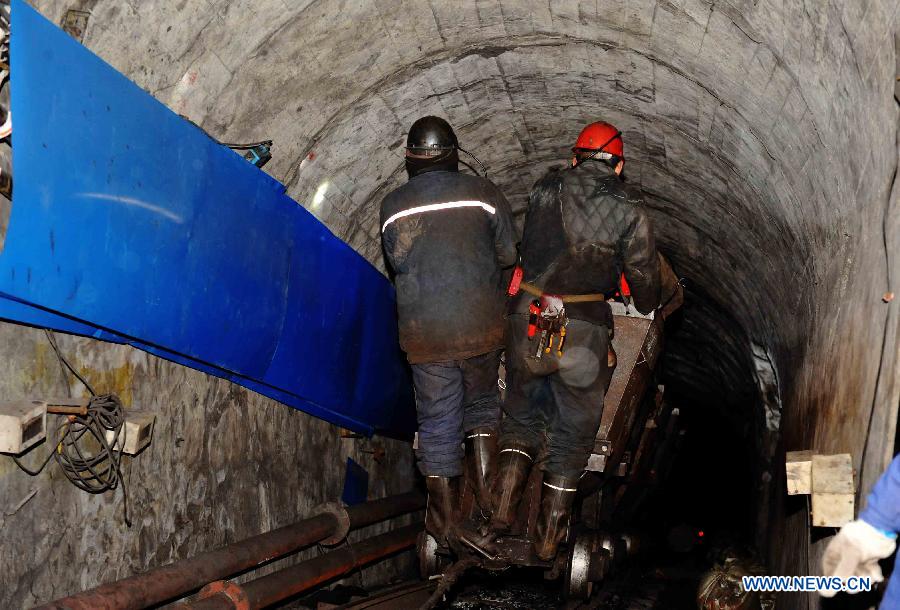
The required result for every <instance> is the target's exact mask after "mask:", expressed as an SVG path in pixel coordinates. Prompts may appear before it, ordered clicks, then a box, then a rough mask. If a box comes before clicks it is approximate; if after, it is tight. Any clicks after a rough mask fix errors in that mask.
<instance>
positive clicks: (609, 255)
mask: <svg viewBox="0 0 900 610" xmlns="http://www.w3.org/2000/svg"><path fill="white" fill-rule="evenodd" d="M624 164H625V154H624V151H623V146H622V133H621V132H620V131H619V130H617V129H616V128H615V127H613V126H612V125H610V124H609V123H604V122H597V123H592V124H590V125H588V126H587V127H585V128H584V130H582V132H581V135H579V136H578V140H577V142H576V143H575V147H574V148H573V158H572V162H571V167H569V168H566V169H564V170H561V171H559V170H557V171H551V172H550V173H548V174H547V175H545V176H544V177H543V178H541V179H540V180H539V181H538V182H537V183H536V184H535V185H534V188H533V189H532V191H531V196H530V198H529V203H528V209H527V213H526V217H525V228H524V233H523V236H522V243H521V246H520V254H521V256H522V265H523V267H524V281H523V282H522V284H521V287H522V288H523V290H520V292H519V293H518V294H517V295H516V296H515V297H514V298H513V300H512V301H511V303H510V315H509V317H508V321H507V339H506V354H507V355H506V371H507V394H506V401H505V404H504V407H503V409H504V412H505V418H504V420H503V422H502V426H501V438H500V458H499V460H500V465H499V472H498V476H497V478H496V479H495V484H494V487H493V493H494V505H495V510H494V514H493V520H492V526H493V531H495V532H503V531H505V530H507V529H508V528H509V526H510V525H511V524H512V522H513V520H514V518H515V514H516V505H517V503H518V500H519V498H520V497H521V496H522V495H523V493H522V492H523V490H524V487H525V484H526V482H527V480H528V477H529V471H530V470H531V466H532V464H533V463H534V461H535V459H536V458H537V457H538V454H539V453H540V452H542V450H543V451H544V452H545V453H544V459H543V462H542V464H543V470H544V479H543V486H542V499H541V509H540V516H539V518H538V522H537V527H536V533H537V536H536V540H535V552H536V554H537V556H538V557H539V558H541V559H542V560H550V559H552V558H553V557H554V556H555V555H556V551H557V548H558V545H559V543H560V542H561V540H562V537H563V536H564V534H565V528H566V524H567V521H568V517H569V513H570V511H571V507H572V502H573V500H574V497H575V490H576V488H577V486H578V481H579V479H580V477H581V475H582V474H583V472H584V468H585V466H586V465H587V460H588V458H589V457H590V453H591V450H592V448H593V444H594V439H595V437H596V435H597V431H598V428H599V426H600V415H601V412H602V410H603V398H604V395H605V393H606V390H607V387H608V386H609V381H610V378H611V376H612V371H613V368H614V366H615V363H614V360H613V359H612V358H608V350H609V344H610V337H611V335H612V312H611V311H610V308H609V304H608V303H607V302H606V297H607V296H608V295H612V294H613V293H614V292H615V291H616V288H617V282H618V280H619V277H620V275H621V274H623V273H624V276H625V278H627V281H628V285H629V286H630V289H631V296H632V299H633V302H634V305H635V307H636V308H637V309H638V310H639V311H641V312H642V313H649V312H651V311H653V310H654V309H655V308H657V307H658V306H659V302H660V269H659V259H658V256H657V251H656V244H655V241H654V238H653V230H652V228H651V226H650V220H649V218H648V217H647V215H646V214H645V212H644V210H643V208H642V202H641V200H640V196H639V195H638V194H636V193H635V192H633V191H632V190H631V189H630V188H629V187H627V186H626V185H625V184H624V183H623V181H622V179H621V178H620V175H621V173H622V168H623V166H624ZM529 309H530V310H531V315H530V316H529ZM537 309H540V314H539V315H536V314H535V311H536V310H537ZM529 319H531V325H529ZM554 340H555V343H554Z"/></svg>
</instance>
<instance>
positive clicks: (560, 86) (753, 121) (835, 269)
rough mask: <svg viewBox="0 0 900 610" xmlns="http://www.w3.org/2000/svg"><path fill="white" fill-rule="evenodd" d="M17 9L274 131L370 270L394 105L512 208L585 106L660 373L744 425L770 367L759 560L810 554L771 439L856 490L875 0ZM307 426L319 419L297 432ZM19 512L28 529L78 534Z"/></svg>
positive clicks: (878, 57)
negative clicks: (657, 263) (669, 320)
mask: <svg viewBox="0 0 900 610" xmlns="http://www.w3.org/2000/svg"><path fill="white" fill-rule="evenodd" d="M34 4H35V5H36V6H37V7H38V8H39V9H40V10H41V11H42V12H44V14H45V15H47V16H48V17H49V18H51V19H52V20H54V21H55V22H57V23H60V22H61V21H62V19H63V16H64V15H65V13H66V11H67V10H69V9H76V10H82V11H87V12H89V13H90V16H89V19H88V26H87V28H86V33H85V36H84V43H85V44H86V45H87V46H88V47H89V48H91V49H92V50H94V51H95V52H96V53H98V54H99V55H100V56H101V57H103V58H104V59H106V60H107V61H109V62H110V63H111V64H112V65H113V66H115V67H116V68H118V69H119V70H121V71H122V72H124V73H125V74H126V75H128V76H129V77H131V78H132V79H134V80H135V81H136V82H137V83H138V84H139V85H140V86H142V87H144V88H145V89H146V90H148V91H149V92H151V93H152V94H153V95H155V96H156V97H157V98H159V99H160V100H162V101H163V102H164V103H166V104H168V105H169V106H170V107H171V108H172V109H173V110H175V111H176V112H179V113H181V114H184V115H186V116H188V117H190V118H191V119H192V120H194V121H196V122H197V123H199V124H200V125H201V126H203V128H204V129H206V130H207V131H209V132H210V133H211V134H212V135H214V136H216V137H219V138H223V139H227V140H229V141H241V140H247V141H251V140H258V139H262V138H266V137H270V138H272V139H274V141H275V146H274V148H273V153H274V155H275V158H274V159H273V161H271V162H270V163H269V165H267V166H266V171H268V172H270V173H271V174H272V175H273V176H275V177H276V178H278V179H279V180H282V181H283V182H284V183H285V184H286V185H287V187H288V192H289V194H290V195H291V196H293V197H294V198H295V199H296V200H297V201H298V202H300V203H301V204H302V205H305V206H306V207H308V208H309V209H310V210H311V211H312V212H314V213H315V214H316V215H317V216H318V217H319V218H320V219H322V221H323V222H325V223H326V224H327V225H328V226H329V227H330V228H331V229H332V230H333V231H334V232H335V233H336V234H337V235H339V236H341V237H343V238H344V239H346V240H347V241H348V242H349V243H350V244H351V245H352V246H353V247H355V248H356V249H357V250H358V251H359V252H361V253H362V254H363V255H364V256H366V257H367V258H369V260H371V261H372V262H373V263H374V264H376V266H379V267H380V268H383V263H382V261H381V252H380V243H379V236H378V226H377V220H376V219H377V207H378V204H379V201H380V199H381V197H382V196H383V195H384V194H385V193H387V192H388V191H389V190H390V189H391V188H393V187H394V186H396V185H397V184H400V183H402V181H403V180H404V179H405V174H404V170H403V159H402V145H403V141H404V140H403V138H404V136H405V133H406V130H407V128H408V126H409V124H410V123H411V122H412V121H413V120H414V119H415V118H417V117H419V116H421V115H424V114H429V113H433V114H438V115H441V116H444V117H446V118H448V119H449V120H450V122H451V123H452V124H453V125H454V126H455V127H456V128H457V131H458V134H459V136H460V139H461V141H462V143H463V145H464V146H466V147H467V148H468V149H470V150H472V151H474V152H475V153H476V155H478V156H479V158H480V159H481V160H482V161H483V162H484V163H485V164H486V165H487V167H488V169H489V171H490V175H491V177H492V178H493V179H494V180H495V181H496V182H497V183H498V184H499V185H500V186H502V187H503V188H504V189H505V190H506V192H507V195H508V198H509V200H510V202H511V203H512V205H513V207H514V209H515V210H516V211H517V212H519V213H521V211H522V210H523V208H524V205H525V202H526V196H527V192H528V190H529V188H530V186H531V184H532V183H533V182H534V180H535V179H536V178H537V177H538V176H539V175H541V173H543V172H544V171H545V170H546V169H547V168H548V167H549V166H551V165H554V164H559V163H560V162H562V161H564V160H565V158H566V157H567V153H568V148H569V147H570V146H571V144H572V142H573V141H574V138H575V136H576V135H577V133H578V130H579V129H580V128H581V126H582V125H583V124H584V123H586V122H588V121H591V120H595V119H599V118H603V119H606V120H610V121H611V122H613V123H614V124H616V125H617V126H618V127H619V128H620V129H622V131H623V132H624V135H625V146H626V155H627V157H628V160H629V161H628V166H627V168H626V174H627V176H628V179H629V181H631V182H632V183H634V184H635V185H637V186H639V187H640V188H641V189H642V190H643V192H644V194H645V197H646V200H647V205H648V208H649V210H650V213H651V214H652V216H653V219H654V222H655V225H656V229H657V233H658V235H659V242H660V246H661V248H662V250H663V251H664V252H665V253H666V254H667V255H668V256H669V257H670V258H671V259H672V262H673V265H674V267H675V269H676V270H677V272H678V273H679V275H681V276H683V277H685V278H687V280H686V283H687V284H688V287H689V302H688V307H687V308H686V311H685V320H684V323H683V325H682V329H681V331H680V332H679V336H677V337H675V338H674V340H673V341H672V342H671V344H670V347H671V350H670V356H669V363H670V367H669V368H670V373H671V374H670V376H671V378H673V379H680V380H682V383H683V384H684V386H685V389H686V390H687V391H689V392H692V393H694V394H695V395H696V396H697V397H698V400H699V399H701V398H702V399H703V400H707V401H714V402H718V403H719V404H721V406H722V408H723V410H725V411H728V412H729V413H730V416H731V417H733V418H735V419H738V420H740V419H744V420H747V421H757V422H760V421H762V418H763V416H762V415H761V413H760V412H758V410H756V411H754V412H748V411H753V410H752V409H747V405H748V404H760V401H756V402H755V403H754V402H750V403H748V401H747V400H746V396H747V395H749V394H752V393H753V392H755V391H756V387H757V385H758V384H759V383H760V379H761V376H762V377H765V374H763V373H765V371H763V372H762V373H761V372H760V371H759V370H758V369H757V370H754V362H757V363H759V362H770V363H771V367H770V370H769V371H768V376H769V377H770V378H772V379H776V380H777V392H776V393H775V395H774V396H770V397H769V400H768V401H767V402H766V404H767V405H768V408H769V417H768V421H769V423H770V427H772V428H775V427H777V426H778V425H779V423H780V435H779V434H778V432H777V431H774V430H773V431H770V432H766V433H764V434H763V433H761V434H763V435H768V436H769V437H770V438H768V440H765V441H764V440H760V439H757V440H756V444H757V445H758V447H757V449H758V450H760V451H762V454H761V456H760V457H761V460H762V462H763V463H764V465H765V467H764V468H762V469H761V473H760V476H761V480H760V484H761V486H762V487H765V481H769V480H771V481H772V484H771V490H770V493H771V495H772V497H773V498H774V502H773V507H774V510H773V511H772V512H771V514H770V513H769V511H768V506H762V507H760V513H761V515H762V517H761V519H760V521H761V523H765V524H767V525H768V531H767V532H766V536H765V537H766V538H768V539H771V540H778V541H783V542H781V543H779V544H777V545H776V547H777V548H774V549H770V551H771V558H772V559H773V562H772V566H771V567H772V570H773V572H774V573H807V572H809V571H813V572H814V571H815V570H816V569H817V567H816V564H817V557H818V555H819V553H820V552H821V546H822V545H821V543H818V544H817V545H813V546H812V547H811V548H810V546H809V545H808V544H807V541H808V538H809V536H808V532H807V519H806V515H805V511H792V512H789V513H788V512H786V511H785V509H784V503H783V502H782V495H783V491H782V490H783V484H781V483H780V472H781V470H780V468H781V466H780V462H779V452H780V451H783V450H785V449H786V450H794V449H816V450H819V451H823V452H844V451H846V452H850V453H852V454H853V457H854V466H855V467H856V469H857V473H858V479H859V486H860V488H861V489H867V488H868V487H869V486H871V484H872V482H874V480H875V478H876V477H877V476H878V474H879V473H880V472H881V470H882V469H883V467H884V466H885V465H886V464H887V462H888V460H889V457H890V456H891V454H892V452H893V448H894V440H893V439H894V427H895V425H896V416H897V407H898V394H900V384H898V383H897V382H898V345H900V342H898V325H897V307H898V303H897V302H896V301H895V302H893V303H889V304H886V303H884V302H883V301H882V296H883V295H884V293H885V292H887V291H889V290H896V289H897V286H898V281H897V280H898V273H900V270H898V263H897V261H896V256H895V255H894V254H893V253H894V252H896V251H897V246H898V237H900V217H898V214H897V205H896V204H897V188H896V185H895V175H896V169H897V157H898V155H897V151H898V147H897V125H898V110H897V102H896V101H895V99H894V90H895V72H896V66H897V51H896V48H897V44H896V36H897V16H898V5H897V3H895V2H891V1H890V0H871V1H869V2H861V1H853V2H835V1H830V2H801V1H793V2H780V1H778V2H775V1H773V0H759V1H756V2H751V1H749V0H733V1H730V2H722V1H720V2H704V1H703V0H673V1H666V0H637V1H633V2H607V1H595V2H591V1H580V2H559V3H555V2H550V3H547V2H532V1H528V0H505V1H500V0H479V1H476V2H433V1H432V2H426V1H420V0H415V1H413V0H409V1H377V0H376V1H365V2H363V1H360V2H327V1H305V2H287V3H285V2H276V1H271V0H256V1H255V2H252V3H250V2H241V1H236V0H235V1H229V0H220V1H218V2H210V1H208V0H181V1H180V2H178V3H173V2H163V1H160V0H148V1H145V2H140V3H128V2H121V1H117V0H76V1H73V2H68V3H60V2H54V1H50V0H38V1H36V2H35V3H34ZM5 332H10V333H14V334H17V333H23V332H26V331H20V330H14V331H12V330H5ZM25 340H26V341H28V342H31V341H37V340H39V337H38V338H33V337H32V338H31V339H25ZM29 345H30V343H29ZM90 349H94V350H97V352H98V353H103V352H105V351H106V350H119V349H123V348H112V347H107V346H102V345H97V346H92V347H91V348H90ZM754 350H755V353H756V355H757V358H756V359H755V360H754V358H753V353H754ZM26 353H27V350H26ZM22 357H23V356H18V355H16V356H13V359H15V358H22ZM26 357H27V356H26ZM141 357H143V356H141ZM159 366H162V367H164V368H167V367H169V366H170V365H159ZM764 368H765V367H764ZM173 374H174V370H173ZM178 374H185V373H178ZM161 383H164V379H160V380H156V379H150V378H148V379H147V384H148V386H149V387H151V388H155V387H157V384H161ZM198 383H199V384H200V385H201V386H202V387H208V386H209V385H213V386H215V385H216V384H222V383H223V382H219V381H214V380H199V379H198ZM13 387H14V389H16V390H18V389H19V387H20V386H18V385H14V386H13ZM25 387H26V389H27V386H25ZM253 400H255V401H257V402H260V401H259V400H258V399H256V398H255V397H254V398H253ZM763 402H765V401H763ZM205 408H207V409H208V408H210V407H208V406H207V407H205ZM737 409H744V411H736V410H737ZM250 411H252V410H248V411H247V412H246V413H247V414H245V415H243V416H242V417H256V416H255V415H249V413H250ZM276 411H277V409H276ZM240 412H241V413H244V412H243V411H240ZM290 416H291V417H295V418H303V417H304V416H302V415H297V414H291V415H290ZM279 417H282V416H281V415H279ZM284 417H286V416H284ZM307 419H308V418H307ZM260 422H261V425H264V424H262V418H260ZM304 422H306V420H305V419H304ZM307 425H308V426H311V427H313V428H315V427H317V426H318V427H321V425H320V424H319V423H318V422H312V421H311V420H310V421H308V422H306V423H304V424H303V425H301V426H300V428H299V429H298V433H300V432H301V431H302V430H305V427H304V426H307ZM756 429H758V430H763V429H765V426H764V425H763V424H760V425H757V426H756ZM278 434H281V432H279V433H278ZM766 446H769V447H775V449H776V451H775V453H774V454H771V455H770V454H769V450H768V449H765V447H766ZM398 451H402V450H400V449H398ZM270 457H271V456H269V455H268V454H267V453H266V452H263V453H262V454H261V455H260V459H261V463H262V461H265V460H267V459H269V458H270ZM770 458H771V459H772V460H773V461H772V462H771V464H769V463H768V462H767V460H768V459H770ZM301 459H308V458H307V457H303V458H301ZM398 459H399V458H398ZM139 462H140V459H139V460H138V461H137V462H136V463H139ZM197 476H199V475H197ZM13 478H15V482H14V483H7V484H8V485H9V484H14V485H19V486H21V485H22V481H21V475H14V477H13ZM4 479H5V481H7V482H8V481H10V480H11V476H10V474H9V473H6V474H5V476H4ZM247 494H248V497H249V496H253V497H254V498H255V495H256V492H255V490H252V489H251V490H250V491H248V492H247ZM248 501H250V500H249V499H248ZM79 502H84V500H79ZM201 504H203V503H202V502H201ZM203 505H204V506H206V505H205V504H203ZM34 508H35V505H32V510H33V509H34ZM286 510H288V512H290V510H289V509H286ZM20 512H21V511H20ZM301 512H302V511H301ZM7 527H9V526H7ZM34 527H35V528H36V529H35V533H34V534H33V537H34V543H38V542H40V543H42V544H47V541H48V540H51V539H54V535H55V536H60V535H62V536H63V539H64V540H68V539H70V538H72V537H74V536H78V535H79V534H78V533H77V530H71V533H69V534H60V533H59V532H53V533H51V532H44V531H41V530H40V528H41V527H43V526H41V525H40V524H39V523H38V522H37V521H36V520H35V521H34ZM94 527H95V526H94V525H93V524H91V525H90V526H89V528H88V530H87V531H92V530H93V528H94ZM260 529H264V528H260ZM113 533H114V532H112V531H110V532H109V533H108V534H107V535H110V536H111V537H114V536H112V534H113ZM153 535H156V532H151V533H150V536H149V537H150V538H151V539H152V538H153ZM216 535H220V533H216V532H213V531H210V532H208V533H207V534H206V536H208V537H209V538H208V539H209V540H212V539H213V538H214V537H215V536H216ZM113 544H116V543H113ZM149 544H150V545H151V546H153V545H158V544H159V541H158V540H152V541H151V542H150V543H149ZM200 546H203V545H200ZM73 557H77V555H73ZM144 557H145V559H146V555H145V556H144ZM82 573H83V575H82V576H81V577H80V581H79V580H78V579H74V580H73V576H72V575H71V574H69V573H68V572H67V571H66V570H64V569H61V570H59V571H57V572H56V573H55V574H54V576H55V577H57V578H59V579H60V581H68V586H63V585H59V587H60V590H62V589H71V588H72V586H82V585H89V584H92V583H93V582H94V581H95V580H96V579H97V578H98V571H97V570H96V569H95V570H91V569H83V570H82ZM38 580H40V579H38ZM42 586H44V587H46V586H47V585H42ZM40 590H41V591H47V590H48V589H47V588H44V589H40ZM22 599H24V598H22ZM795 603H796V604H797V605H798V607H801V606H802V605H805V604H806V603H808V602H806V601H801V600H797V601H796V602H795Z"/></svg>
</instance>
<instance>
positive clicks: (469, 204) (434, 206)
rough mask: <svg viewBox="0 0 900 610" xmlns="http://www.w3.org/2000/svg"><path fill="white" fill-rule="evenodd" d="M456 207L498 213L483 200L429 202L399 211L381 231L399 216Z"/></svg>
mask: <svg viewBox="0 0 900 610" xmlns="http://www.w3.org/2000/svg"><path fill="white" fill-rule="evenodd" d="M455 208H481V209H483V210H484V211H485V212H487V213H488V214H496V213H497V209H496V208H495V207H494V206H492V205H488V204H486V203H485V202H483V201H448V202H446V203H429V204H428V205H420V206H416V207H414V208H409V209H408V210H403V211H402V212H397V213H396V214H394V215H393V216H391V217H390V218H388V219H387V220H385V221H384V225H382V227H381V232H382V233H384V230H385V229H387V226H388V225H389V224H391V223H392V222H394V221H395V220H397V219H398V218H403V217H405V216H412V215H413V214H424V213H426V212H439V211H441V210H452V209H455Z"/></svg>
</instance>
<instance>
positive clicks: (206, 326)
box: [0, 0, 415, 436]
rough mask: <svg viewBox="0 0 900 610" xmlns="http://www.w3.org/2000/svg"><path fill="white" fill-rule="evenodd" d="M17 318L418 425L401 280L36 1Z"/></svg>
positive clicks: (16, 266)
mask: <svg viewBox="0 0 900 610" xmlns="http://www.w3.org/2000/svg"><path fill="white" fill-rule="evenodd" d="M11 30H12V39H11V49H10V57H11V62H12V66H11V68H12V69H11V75H12V77H11V81H10V87H11V93H12V116H13V121H14V130H15V132H14V136H13V137H14V146H13V168H14V178H15V193H14V199H13V203H12V212H11V216H10V219H9V226H8V229H7V234H6V239H5V244H4V246H3V250H2V251H0V297H2V298H0V317H2V318H4V319H7V320H12V321H16V322H21V323H25V324H31V325H35V326H41V327H47V328H53V329H56V330H61V331H65V332H71V333H76V334H81V335H87V336H94V337H96V338H99V339H103V340H106V341H115V342H120V343H128V344H131V345H134V346H135V347H139V348H141V349H144V350H146V351H149V352H151V353H154V354H157V355H159V356H161V357H164V358H168V359H170V360H174V361H176V362H180V363H182V364H185V365H187V366H192V367H194V368H198V369H200V370H203V371H206V372H208V373H210V374H213V375H217V376H220V377H225V378H228V379H232V380H234V381H235V382H237V383H240V384H242V385H244V386H246V387H248V388H251V389H253V390H255V391H257V392H260V393H262V394H265V395H267V396H270V397H273V398H275V399H277V400H279V401H282V402H284V403H285V404H288V405H290V406H292V407H295V408H298V409H301V410H303V411H306V412H308V413H311V414H313V415H316V416H318V417H321V418H323V419H326V420H328V421H330V422H333V423H336V424H339V425H342V426H345V427H347V428H350V429H353V430H357V431H361V432H365V433H372V432H373V431H380V432H384V433H388V434H392V435H399V436H403V435H406V434H408V433H409V432H410V431H411V430H412V429H413V428H414V425H415V420H414V412H413V408H412V391H411V383H410V379H409V373H408V368H407V366H406V363H405V359H404V357H403V354H402V352H401V351H400V348H399V345H398V341H397V326H396V313H395V302H394V292H393V288H392V287H391V285H390V283H389V282H388V281H387V280H386V279H385V278H384V277H383V276H382V275H381V274H380V273H378V271H377V270H376V269H375V268H374V267H372V266H371V265H370V264H369V263H368V262H367V261H366V260H365V259H363V258H362V257H361V256H359V255H358V254H357V253H356V252H355V251H353V249H352V248H350V247H349V246H348V245H347V244H346V243H344V242H343V241H341V240H340V239H338V238H337V237H335V236H334V235H333V234H332V233H331V232H330V231H329V230H328V229H327V227H325V226H324V225H323V224H322V223H321V222H319V221H318V220H317V219H316V218H315V217H314V216H312V215H311V214H310V213H309V212H308V211H307V210H306V209H304V208H303V207H302V206H301V205H299V204H297V202H295V201H293V200H292V199H291V198H289V197H288V196H287V195H286V194H285V192H284V186H283V185H282V184H281V183H279V182H278V181H276V180H274V179H273V178H271V177H270V176H268V175H267V174H265V173H264V172H262V171H260V170H259V169H257V168H256V167H254V166H253V165H251V164H250V163H248V162H247V161H246V160H244V159H243V158H242V157H241V156H240V155H239V154H237V153H235V152H233V151H231V150H229V149H228V148H225V147H223V146H222V145H220V144H218V143H217V142H215V141H214V140H213V139H211V138H210V137H209V136H207V135H206V134H205V133H204V132H203V131H201V130H200V129H198V128H197V127H195V126H194V125H192V124H191V123H189V122H188V121H185V120H184V119H182V118H180V117H179V116H177V115H176V114H175V113H173V112H172V111H170V110H169V109H168V108H166V107H165V106H164V105H163V104H161V103H160V102H158V101H157V100H155V99H154V98H153V97H152V96H150V95H149V94H147V93H146V92H144V91H143V90H142V89H140V88H139V87H138V86H137V85H135V84H134V83H132V82H131V81H129V80H128V79H127V78H125V77H124V76H123V75H122V74H120V73H119V72H117V71H116V70H115V69H113V68H112V67H111V66H109V65H108V64H106V63H105V62H103V61H102V60H101V59H100V58H98V57H97V56H95V55H94V54H92V53H91V52H90V51H88V50H87V49H86V48H84V47H83V46H82V45H80V44H79V43H78V42H77V41H75V40H74V39H72V38H71V37H69V36H68V35H67V34H65V33H64V32H62V31H61V30H60V29H59V28H57V27H56V26H54V25H53V24H51V23H50V22H48V21H47V20H46V19H44V18H43V17H42V16H41V15H40V14H38V13H37V12H36V11H35V10H34V9H32V8H31V7H29V6H28V5H27V4H26V3H25V2H24V1H22V0H15V1H14V2H13V5H12V27H11Z"/></svg>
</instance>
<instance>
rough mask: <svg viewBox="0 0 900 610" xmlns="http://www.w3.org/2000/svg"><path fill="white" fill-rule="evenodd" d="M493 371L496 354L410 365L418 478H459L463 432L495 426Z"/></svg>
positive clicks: (496, 398) (497, 403)
mask: <svg viewBox="0 0 900 610" xmlns="http://www.w3.org/2000/svg"><path fill="white" fill-rule="evenodd" d="M499 367H500V351H499V350H497V351H494V352H488V353H487V354H482V355H480V356H474V357H472V358H467V359H465V360H453V361H448V362H429V363H425V364H414V365H412V374H413V385H414V386H415V389H416V413H417V415H418V420H419V444H418V449H417V450H416V458H417V459H418V463H419V470H420V471H421V472H422V474H423V475H425V476H429V475H432V476H440V477H455V476H458V475H461V474H462V473H463V455H464V453H465V450H464V449H463V442H464V440H465V434H464V433H465V432H468V431H470V430H473V429H475V428H479V427H481V426H490V427H492V428H496V427H497V422H498V421H499V419H500V390H499V388H498V387H497V370H498V368H499Z"/></svg>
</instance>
